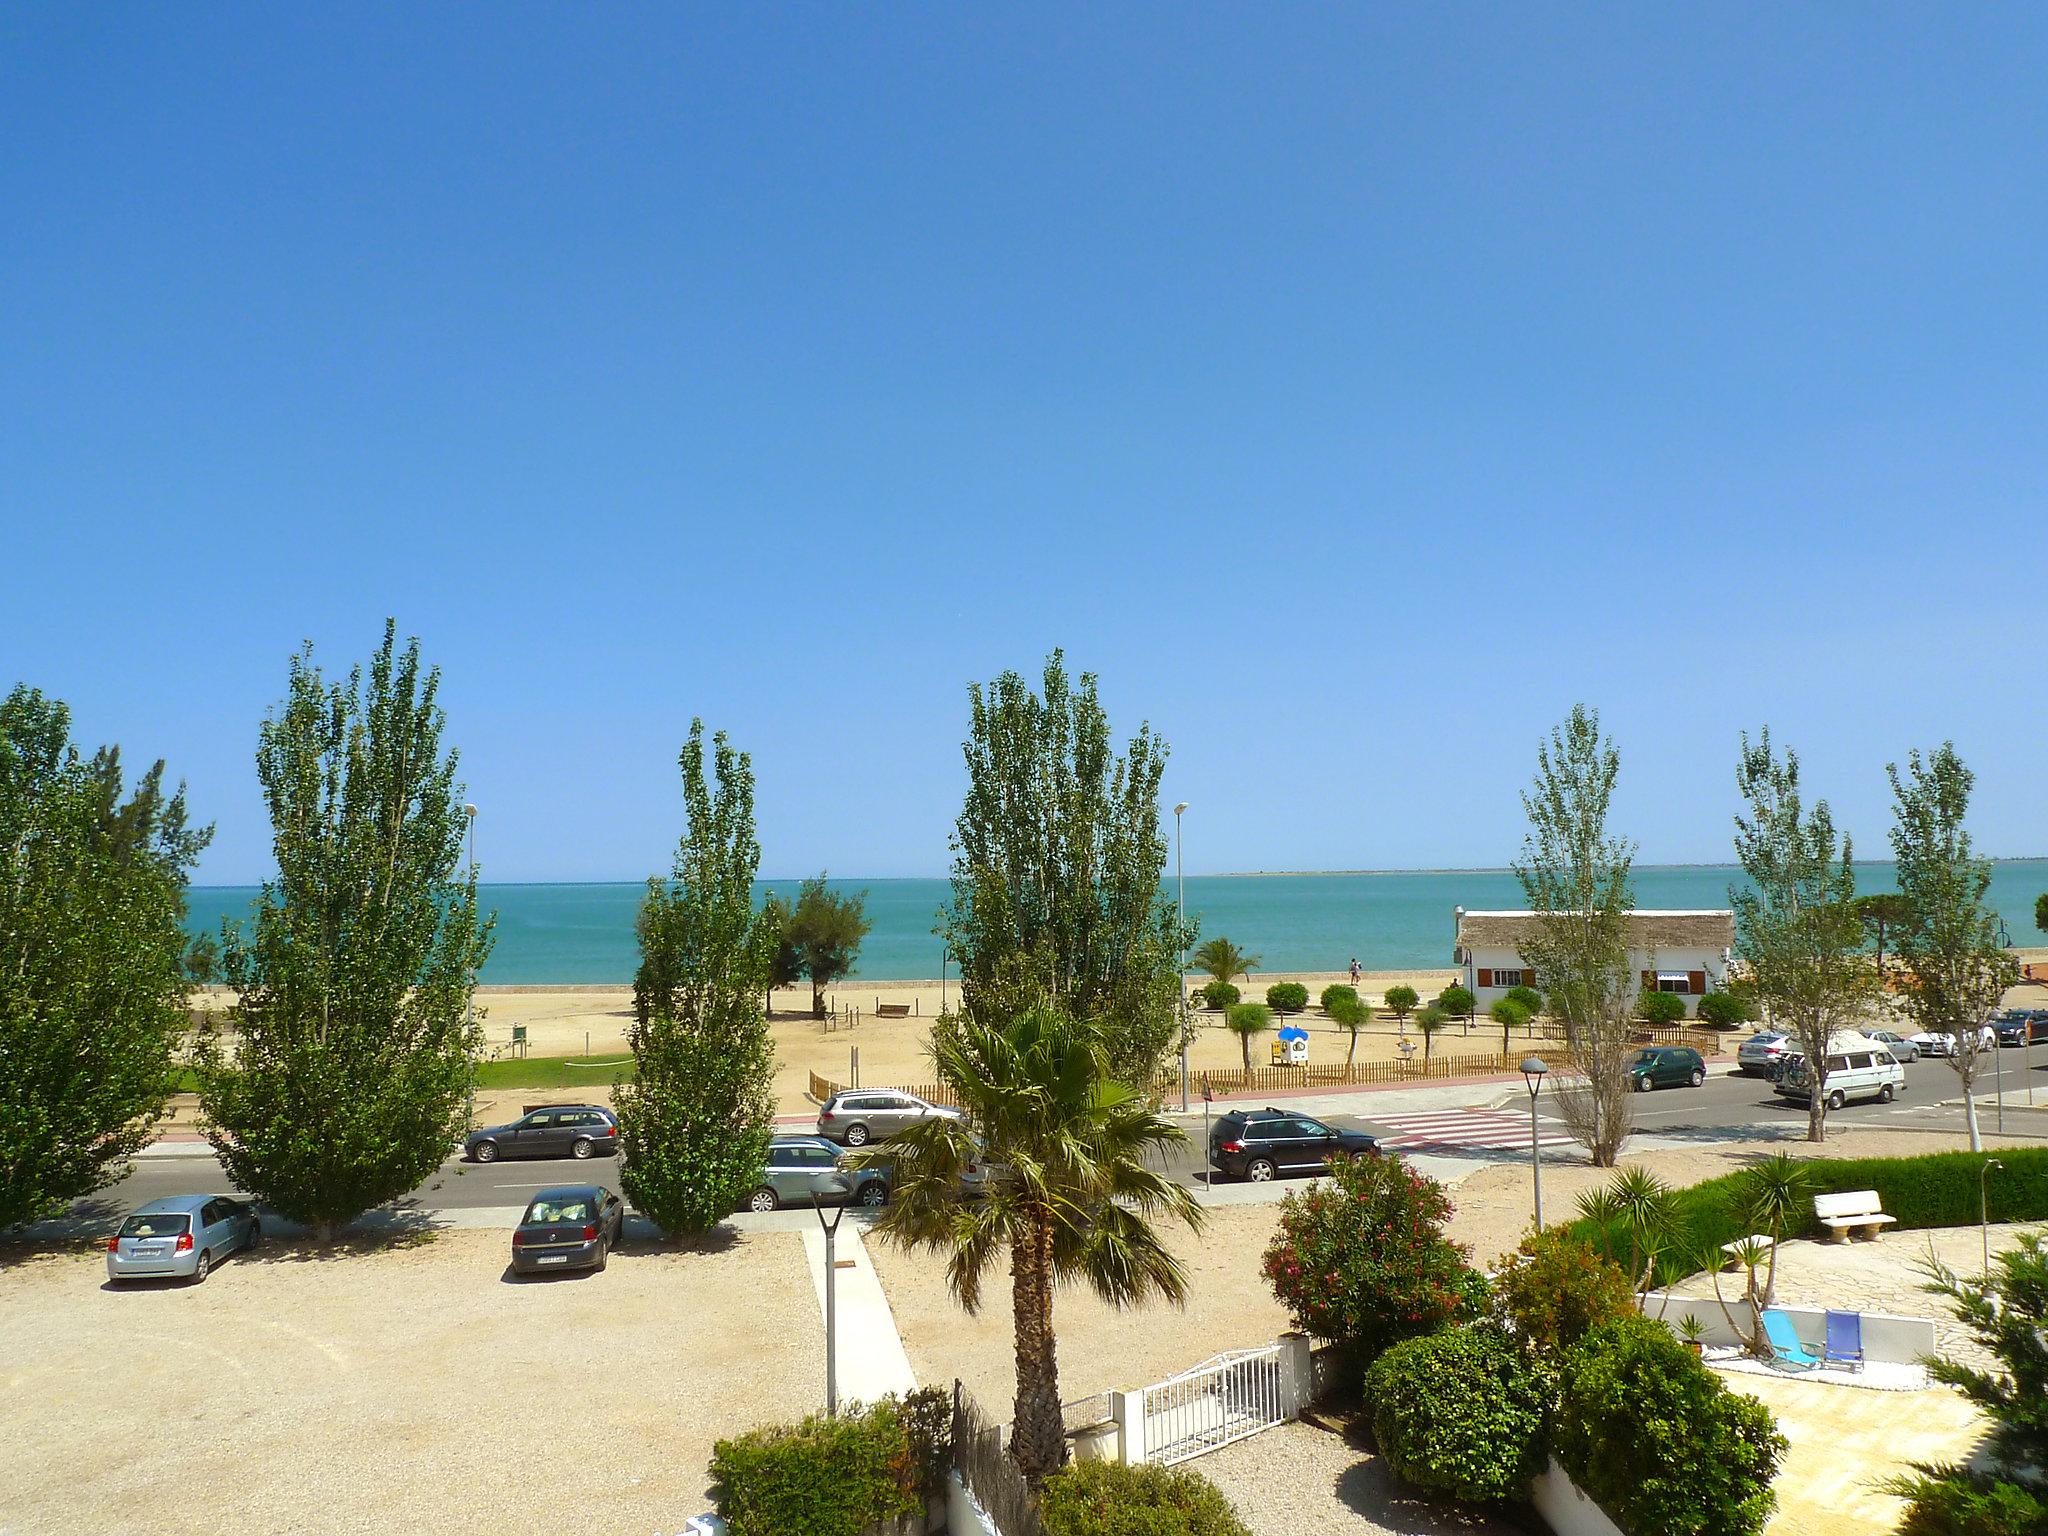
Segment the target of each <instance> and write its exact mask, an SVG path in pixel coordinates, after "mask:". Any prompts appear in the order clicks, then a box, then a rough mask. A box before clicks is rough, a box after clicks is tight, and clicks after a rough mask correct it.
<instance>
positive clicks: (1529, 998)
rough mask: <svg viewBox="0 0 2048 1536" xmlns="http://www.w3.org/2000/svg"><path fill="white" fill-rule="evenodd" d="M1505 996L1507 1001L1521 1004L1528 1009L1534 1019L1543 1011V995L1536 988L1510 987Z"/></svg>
mask: <svg viewBox="0 0 2048 1536" xmlns="http://www.w3.org/2000/svg"><path fill="white" fill-rule="evenodd" d="M1504 995H1505V997H1506V1000H1507V1001H1509V1002H1516V1003H1520V1004H1521V1005H1522V1006H1523V1007H1524V1008H1526V1009H1528V1010H1529V1017H1530V1018H1532V1019H1533V1018H1535V1017H1536V1015H1537V1014H1539V1013H1541V1012H1542V1011H1543V994H1542V993H1541V992H1538V991H1537V990H1536V989H1535V988H1534V987H1509V988H1508V990H1507V992H1506V993H1505V994H1504Z"/></svg>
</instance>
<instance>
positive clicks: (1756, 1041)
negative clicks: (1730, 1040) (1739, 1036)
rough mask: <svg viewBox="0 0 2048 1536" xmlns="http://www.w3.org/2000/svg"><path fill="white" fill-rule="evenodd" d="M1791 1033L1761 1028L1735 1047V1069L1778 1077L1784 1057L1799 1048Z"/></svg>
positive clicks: (1760, 1075)
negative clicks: (1786, 1033)
mask: <svg viewBox="0 0 2048 1536" xmlns="http://www.w3.org/2000/svg"><path fill="white" fill-rule="evenodd" d="M1798 1049H1799V1047H1798V1045H1797V1044H1796V1043H1795V1042H1794V1041H1793V1039H1792V1037H1791V1036H1790V1035H1785V1034H1780V1033H1779V1032H1778V1031H1777V1030H1775V1029H1760V1030H1758V1031H1757V1032H1756V1033H1755V1034H1753V1035H1751V1036H1750V1037H1749V1038H1748V1039H1747V1040H1745V1041H1743V1042H1742V1044H1741V1045H1739V1046H1737V1047H1736V1049H1735V1070H1736V1071H1738V1072H1742V1073H1754V1074H1756V1075H1757V1076H1758V1077H1776V1076H1777V1075H1778V1068H1779V1066H1780V1065H1781V1064H1782V1063H1783V1062H1784V1059H1785V1058H1786V1057H1787V1056H1789V1055H1791V1054H1792V1053H1793V1052H1794V1051H1796V1050H1798Z"/></svg>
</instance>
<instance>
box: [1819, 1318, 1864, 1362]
mask: <svg viewBox="0 0 2048 1536" xmlns="http://www.w3.org/2000/svg"><path fill="white" fill-rule="evenodd" d="M1821 1355H1822V1357H1823V1358H1824V1359H1826V1361H1827V1363H1828V1364H1830V1365H1834V1364H1836V1363H1838V1362H1839V1363H1840V1364H1843V1365H1853V1366H1854V1367H1855V1368H1856V1369H1857V1370H1859V1371H1860V1370H1862V1369H1863V1314H1862V1313H1861V1312H1830V1313H1828V1340H1827V1343H1826V1344H1824V1345H1822V1346H1821Z"/></svg>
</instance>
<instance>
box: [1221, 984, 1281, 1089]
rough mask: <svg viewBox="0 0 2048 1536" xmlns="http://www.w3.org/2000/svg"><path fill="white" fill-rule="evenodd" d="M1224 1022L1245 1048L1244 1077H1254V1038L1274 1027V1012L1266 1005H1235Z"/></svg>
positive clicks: (1225, 1016)
mask: <svg viewBox="0 0 2048 1536" xmlns="http://www.w3.org/2000/svg"><path fill="white" fill-rule="evenodd" d="M1223 1022H1224V1023H1225V1024H1227V1025H1229V1026H1230V1029H1231V1032H1232V1033H1233V1034H1235V1035H1236V1036H1237V1043H1238V1044H1239V1045H1241V1046H1243V1047H1244V1077H1245V1081H1246V1082H1250V1081H1251V1077H1252V1036H1253V1035H1262V1034H1264V1033H1265V1032H1266V1031H1267V1030H1269V1029H1271V1028H1272V1027H1273V1010H1272V1009H1270V1008H1268V1007H1267V1006H1266V1005H1265V1004H1264V1003H1233V1004H1232V1005H1231V1007H1230V1011H1229V1012H1228V1013H1226V1014H1224V1015H1223Z"/></svg>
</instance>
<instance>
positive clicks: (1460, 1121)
mask: <svg viewBox="0 0 2048 1536" xmlns="http://www.w3.org/2000/svg"><path fill="white" fill-rule="evenodd" d="M1373 1123H1374V1124H1375V1125H1379V1126H1383V1127H1384V1128H1385V1129H1386V1130H1387V1131H1388V1132H1389V1133H1390V1134H1388V1135H1385V1136H1382V1137H1381V1138H1380V1146H1381V1147H1382V1148H1384V1149H1386V1150H1389V1151H1395V1152H1398V1151H1401V1150H1403V1149H1404V1148H1409V1147H1526V1146H1528V1145H1529V1122H1528V1120H1527V1119H1525V1118H1524V1117H1522V1116H1520V1115H1510V1114H1502V1113H1501V1112H1499V1111H1498V1110H1491V1109H1444V1110H1436V1111H1433V1112H1431V1113H1428V1114H1415V1115H1375V1116H1373ZM1536 1141H1537V1144H1538V1145H1539V1146H1545V1147H1555V1146H1562V1145H1564V1144H1566V1143H1568V1142H1570V1141H1571V1137H1570V1136H1568V1135H1566V1134H1565V1133H1564V1132H1563V1131H1562V1130H1560V1129H1557V1128H1556V1122H1555V1121H1547V1122H1539V1128H1538V1131H1537V1136H1536Z"/></svg>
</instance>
